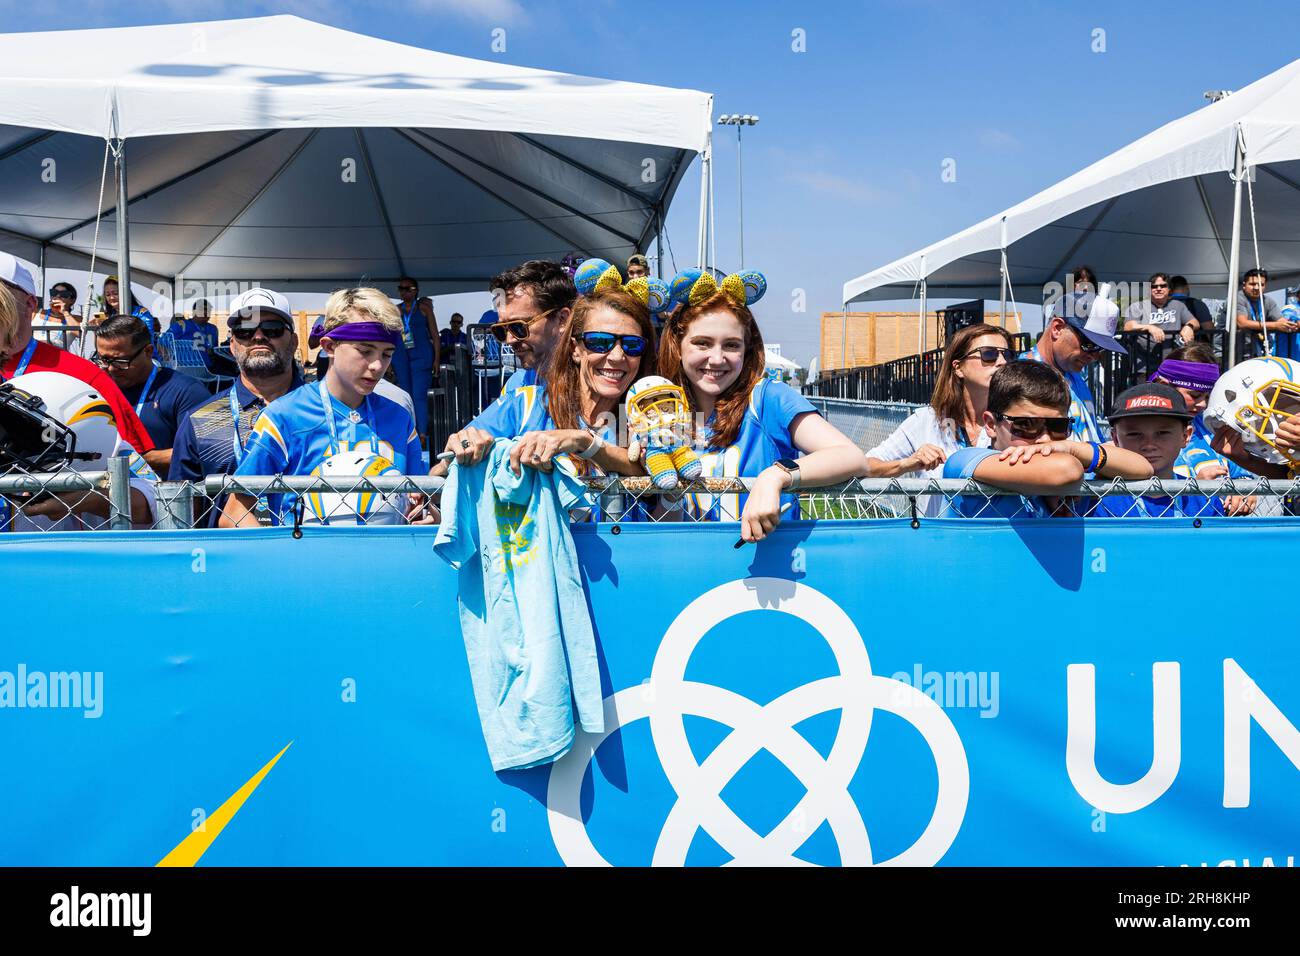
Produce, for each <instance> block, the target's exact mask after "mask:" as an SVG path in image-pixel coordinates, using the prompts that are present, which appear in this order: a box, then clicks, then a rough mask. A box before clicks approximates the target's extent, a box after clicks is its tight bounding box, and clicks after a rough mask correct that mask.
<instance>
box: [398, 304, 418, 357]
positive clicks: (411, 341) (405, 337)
mask: <svg viewBox="0 0 1300 956" xmlns="http://www.w3.org/2000/svg"><path fill="white" fill-rule="evenodd" d="M418 307H419V303H418V302H413V303H412V304H411V308H410V310H409V311H408V310H407V308H406V306H402V307H401V310H400V311H401V313H402V342H403V344H405V346H406V347H407V348H408V349H413V348H415V333H414V332H412V331H411V319H412V318H414V317H415V310H416V309H417V308H418Z"/></svg>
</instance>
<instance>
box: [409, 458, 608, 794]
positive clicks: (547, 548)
mask: <svg viewBox="0 0 1300 956" xmlns="http://www.w3.org/2000/svg"><path fill="white" fill-rule="evenodd" d="M514 445H515V440H514V439H503V440H498V441H497V442H496V443H495V444H494V445H493V447H492V450H491V452H489V454H488V456H487V457H486V458H485V459H484V460H483V461H481V462H480V463H479V464H478V465H475V466H472V467H469V468H461V467H460V466H459V465H452V467H451V470H450V472H449V474H448V476H447V483H446V485H445V486H444V487H443V493H442V524H441V525H440V526H439V528H438V536H437V538H436V539H435V541H434V550H435V551H436V552H437V553H438V554H439V555H440V556H441V557H443V558H444V559H446V561H447V562H448V563H449V564H451V566H452V567H454V568H457V569H459V571H460V578H459V588H458V598H459V606H460V625H461V635H462V637H463V638H464V641H465V654H466V657H467V658H468V660H469V670H470V680H471V683H472V684H473V687H474V699H475V701H476V703H477V706H478V712H479V720H480V723H481V724H482V727H483V739H484V741H485V742H486V743H487V749H488V755H489V756H490V757H491V760H492V769H493V770H498V771H499V770H507V769H511V768H521V767H529V766H533V765H535V764H539V763H547V762H549V761H552V760H556V759H558V758H559V757H560V756H562V755H563V754H564V753H565V752H566V751H567V750H568V749H569V746H570V745H571V744H572V743H573V736H574V724H575V720H574V711H575V706H576V711H577V721H576V723H578V724H580V725H581V727H582V729H583V730H586V731H588V732H590V733H601V732H602V731H603V730H604V703H603V695H602V693H601V687H600V667H599V661H598V658H597V655H596V641H595V636H594V633H593V631H592V625H591V616H590V614H589V612H588V610H587V600H586V596H585V593H584V591H583V587H582V576H581V573H580V571H579V569H578V558H577V551H576V549H575V548H574V544H573V536H572V534H571V533H570V531H569V520H568V511H569V509H571V508H574V507H576V506H580V505H582V504H583V503H584V502H585V486H584V485H583V484H582V482H581V481H580V480H579V479H578V478H577V477H576V476H575V474H574V472H573V471H572V470H571V469H570V468H569V467H568V465H567V463H564V462H561V463H560V464H559V465H558V466H557V467H556V468H555V470H554V471H551V472H541V471H537V470H536V469H532V468H522V469H520V470H521V472H522V474H520V475H518V476H516V475H515V474H514V472H513V471H511V470H510V460H509V459H510V450H511V449H512V448H513V447H514Z"/></svg>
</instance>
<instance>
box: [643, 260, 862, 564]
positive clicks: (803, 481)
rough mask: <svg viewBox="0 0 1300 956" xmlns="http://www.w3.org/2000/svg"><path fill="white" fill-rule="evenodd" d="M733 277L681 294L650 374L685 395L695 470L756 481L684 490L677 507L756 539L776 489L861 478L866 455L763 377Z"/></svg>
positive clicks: (769, 526) (775, 509) (771, 511)
mask: <svg viewBox="0 0 1300 956" xmlns="http://www.w3.org/2000/svg"><path fill="white" fill-rule="evenodd" d="M704 278H705V280H706V285H708V284H709V283H710V282H711V277H708V276H707V275H706V276H705V277H704ZM733 278H734V277H731V276H728V277H727V279H726V280H724V281H723V283H722V284H721V287H720V288H718V290H717V291H714V292H711V293H710V292H709V290H707V289H706V290H705V294H700V291H699V290H698V289H696V290H694V291H692V292H688V293H684V294H683V295H682V299H683V300H684V301H685V304H684V305H683V307H682V308H681V309H679V310H678V312H677V313H676V314H675V315H674V316H673V317H672V319H670V320H669V322H668V324H667V325H666V326H665V327H664V331H663V342H662V344H661V346H660V350H659V374H660V375H662V376H663V377H664V378H667V379H668V380H669V381H672V382H675V383H676V384H678V385H680V386H682V388H684V389H685V390H686V394H687V397H688V398H689V399H690V403H691V410H692V412H693V413H694V415H695V420H696V427H697V434H696V447H697V449H698V450H699V451H700V452H701V455H700V457H701V459H702V460H703V462H704V476H705V477H717V478H734V477H748V478H754V479H756V480H755V482H754V484H753V486H752V488H751V490H750V492H749V494H748V495H745V496H740V495H722V496H713V495H691V496H688V499H687V507H688V508H690V509H691V510H692V511H694V512H695V515H696V516H697V517H709V518H717V519H718V520H723V521H735V520H736V519H737V518H739V520H740V523H741V536H742V537H743V538H744V539H745V540H746V541H760V540H762V539H763V538H764V537H766V536H767V535H768V534H769V533H771V532H772V530H773V529H775V528H776V526H777V525H778V524H779V523H780V521H781V496H782V493H783V492H790V491H794V490H796V489H798V488H812V487H818V486H822V485H833V484H837V483H839V482H843V481H847V480H849V479H851V478H860V477H865V476H866V473H867V468H866V466H867V460H866V458H865V457H864V456H863V454H862V452H861V451H860V450H859V449H858V447H857V446H856V445H854V444H853V442H852V441H850V440H849V439H848V438H847V437H846V436H845V435H844V434H843V433H842V432H841V431H840V430H839V429H837V428H836V427H835V426H834V425H832V424H831V423H830V422H828V421H826V419H824V418H822V417H821V416H820V415H819V414H817V411H816V409H814V408H813V406H812V403H811V402H809V401H808V400H807V399H806V398H804V397H803V396H802V395H800V394H799V393H798V392H796V391H795V390H794V389H792V388H790V386H788V385H785V384H784V383H781V382H774V381H770V380H769V379H767V378H766V376H765V374H764V367H765V361H764V350H763V336H762V335H761V334H760V333H759V331H758V324H757V323H756V322H755V321H754V315H753V313H752V312H750V310H749V306H748V305H746V304H745V303H744V301H743V298H744V297H743V293H740V294H738V293H737V292H736V291H734V290H735V289H737V288H738V287H739V285H740V283H739V282H734V283H733V282H732V281H731V280H732V279H733ZM759 281H760V282H761V277H760V278H759ZM678 285H679V283H678V282H677V281H676V280H675V281H674V287H678ZM728 290H731V291H728ZM692 299H694V300H695V301H692ZM742 497H743V498H744V499H745V500H743V501H742V500H741V498H742Z"/></svg>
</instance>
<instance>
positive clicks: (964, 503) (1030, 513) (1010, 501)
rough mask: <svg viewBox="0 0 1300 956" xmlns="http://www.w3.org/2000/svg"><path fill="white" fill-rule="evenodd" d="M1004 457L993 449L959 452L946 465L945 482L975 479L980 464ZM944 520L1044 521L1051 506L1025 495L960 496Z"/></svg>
mask: <svg viewBox="0 0 1300 956" xmlns="http://www.w3.org/2000/svg"><path fill="white" fill-rule="evenodd" d="M1000 454H1002V453H1001V452H1000V451H994V450H993V449H992V448H970V447H967V448H959V449H957V450H956V451H955V452H953V453H952V454H951V455H949V456H948V460H947V461H945V462H944V463H943V476H944V477H945V478H974V477H975V469H976V468H978V467H979V466H980V462H982V461H985V460H987V459H989V458H992V457H994V456H995V455H1000ZM940 517H943V518H1044V517H1048V510H1047V506H1046V505H1045V504H1043V502H1042V500H1041V499H1039V498H1035V497H1027V496H1025V495H993V496H990V497H987V498H986V497H985V496H983V495H957V496H956V497H955V498H953V500H952V501H950V502H948V506H947V508H945V509H944V512H943V514H942V515H940Z"/></svg>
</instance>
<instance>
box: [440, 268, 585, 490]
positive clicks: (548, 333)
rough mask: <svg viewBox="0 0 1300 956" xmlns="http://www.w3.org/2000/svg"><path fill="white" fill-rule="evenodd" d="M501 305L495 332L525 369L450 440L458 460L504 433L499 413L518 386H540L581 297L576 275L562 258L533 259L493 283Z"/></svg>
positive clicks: (472, 457)
mask: <svg viewBox="0 0 1300 956" xmlns="http://www.w3.org/2000/svg"><path fill="white" fill-rule="evenodd" d="M491 288H492V295H493V299H494V300H495V304H496V307H497V321H496V322H495V323H493V325H492V335H493V337H494V338H495V339H496V340H497V341H498V342H500V343H502V344H503V345H506V344H508V345H509V346H510V347H511V348H512V349H513V350H514V353H515V358H516V360H517V361H518V362H519V364H520V365H522V366H523V368H521V369H519V370H518V371H516V372H515V373H514V374H513V375H511V376H510V378H509V379H507V380H506V384H505V386H504V387H503V388H502V389H501V397H500V398H498V399H497V400H496V401H495V402H493V403H492V404H491V405H489V406H488V407H487V408H486V409H484V410H483V412H482V413H481V414H480V415H479V416H478V417H477V418H475V419H474V420H473V421H471V422H470V423H469V424H468V425H466V426H465V428H464V429H462V430H461V431H458V432H456V433H455V434H453V435H452V436H451V438H450V439H448V442H447V448H448V449H449V450H451V451H454V452H455V453H456V459H457V461H460V462H461V464H469V463H470V462H475V461H478V460H480V459H481V458H482V457H483V455H484V454H486V453H487V450H488V449H489V448H491V447H492V442H493V440H494V439H493V434H494V433H501V431H502V427H501V417H502V416H503V415H504V414H506V413H507V409H508V408H509V407H511V405H512V404H513V403H512V401H511V399H512V396H513V395H514V393H515V392H516V391H518V390H519V389H520V388H523V387H524V386H526V385H536V384H537V379H538V375H539V374H540V373H541V371H542V369H544V368H545V367H546V362H547V360H548V359H549V358H550V357H551V352H552V351H554V349H555V346H556V343H557V342H559V340H560V336H561V335H562V334H563V332H564V328H565V326H566V325H567V324H568V322H569V317H570V316H571V315H572V314H573V303H574V300H575V299H577V297H578V290H577V287H576V286H574V284H573V278H572V276H570V275H569V274H568V273H567V272H565V271H564V268H563V267H562V266H561V265H560V264H559V263H558V262H546V261H544V260H533V261H530V262H525V263H523V264H522V265H519V266H516V267H514V268H513V269H507V270H506V271H505V272H503V273H501V274H500V275H498V276H496V277H495V278H494V279H493V280H492V283H491ZM446 473H447V463H446V462H439V463H438V464H437V465H435V466H434V468H433V471H432V472H431V474H434V475H445V474H446Z"/></svg>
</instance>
